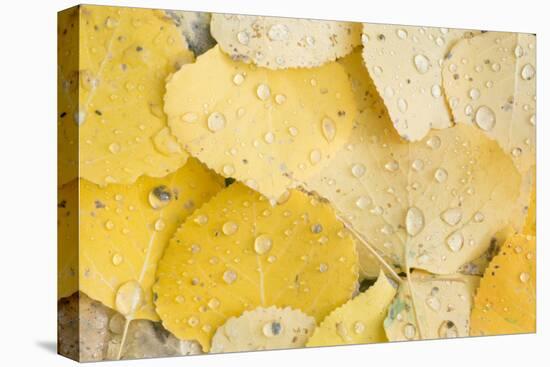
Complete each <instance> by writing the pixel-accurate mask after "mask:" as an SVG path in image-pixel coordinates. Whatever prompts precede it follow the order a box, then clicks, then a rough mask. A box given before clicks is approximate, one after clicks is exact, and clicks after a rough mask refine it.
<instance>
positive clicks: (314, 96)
mask: <svg viewBox="0 0 550 367" xmlns="http://www.w3.org/2000/svg"><path fill="white" fill-rule="evenodd" d="M164 101H165V106H164V109H165V111H166V114H167V115H168V124H169V126H170V128H171V130H172V131H173V133H174V135H175V136H176V137H177V138H178V141H179V142H180V143H181V144H182V145H183V146H184V147H185V149H186V150H187V151H188V152H189V153H190V154H191V155H193V156H195V157H196V158H198V159H199V160H201V161H202V162H203V163H205V164H207V165H208V166H209V167H211V168H212V169H214V170H215V171H216V172H218V173H220V174H222V175H224V176H226V177H234V178H236V179H237V180H239V181H242V182H244V183H245V184H246V185H248V186H249V187H251V188H253V189H255V190H257V191H259V192H261V193H262V194H264V195H265V196H267V197H268V198H269V199H274V200H276V199H277V198H278V197H279V196H280V195H281V194H283V193H284V191H285V190H286V189H287V187H289V186H292V185H293V184H295V183H296V182H301V181H303V180H304V179H305V178H307V177H308V176H310V175H311V174H312V173H313V172H314V171H315V170H318V169H320V167H322V166H323V165H325V164H326V162H328V161H329V160H330V159H331V158H332V157H333V156H334V153H335V152H336V151H337V150H338V149H340V148H341V147H342V145H343V144H344V143H345V141H346V140H347V138H348V136H349V134H350V132H351V128H352V119H353V117H354V116H353V115H354V112H355V105H354V103H353V96H352V93H351V88H350V85H349V81H348V79H347V78H346V74H345V73H344V71H343V69H342V67H341V66H340V65H338V64H337V63H329V64H326V65H324V66H322V67H319V68H314V69H293V70H284V71H272V70H267V69H261V68H257V67H255V66H251V65H246V64H244V63H242V62H237V61H233V60H231V59H230V58H229V57H228V56H226V55H224V54H223V53H222V52H221V51H220V50H219V48H218V47H216V48H214V49H212V50H210V51H208V52H207V53H205V54H203V55H201V56H200V57H199V58H198V59H197V62H196V63H194V64H190V65H185V66H183V67H182V68H181V70H180V71H178V72H177V73H175V74H174V75H173V76H172V77H171V78H170V80H169V81H168V82H167V85H166V96H165V99H164Z"/></svg>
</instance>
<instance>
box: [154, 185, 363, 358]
mask: <svg viewBox="0 0 550 367" xmlns="http://www.w3.org/2000/svg"><path fill="white" fill-rule="evenodd" d="M157 277H158V282H157V283H156V284H155V286H154V291H155V293H156V294H157V299H156V301H155V304H156V306H157V312H158V314H159V316H160V317H161V319H162V321H163V324H164V326H165V327H166V328H167V329H168V330H170V331H171V332H172V333H173V334H174V335H176V336H177V337H179V338H181V339H191V340H197V341H198V342H199V343H200V344H201V345H202V347H203V350H205V351H209V350H210V343H211V338H212V336H213V335H214V332H215V331H216V328H218V327H219V326H220V325H222V324H223V323H225V322H226V321H227V319H228V318H230V317H232V316H239V315H241V314H242V313H243V312H244V311H245V310H253V309H255V308H256V307H257V306H262V307H269V306H278V307H286V306H290V307H292V308H295V309H300V310H301V311H303V312H305V313H306V314H308V315H311V316H313V317H315V319H316V320H322V318H323V317H325V316H326V315H327V314H328V313H329V312H330V311H331V310H332V309H333V308H334V307H337V306H340V305H341V304H342V303H344V302H346V301H347V300H348V299H349V297H350V296H351V295H352V293H353V291H354V290H355V288H356V284H357V254H356V252H355V247H354V243H353V241H352V240H351V238H350V237H349V235H347V231H345V230H344V228H343V225H342V224H341V223H340V222H338V221H337V220H336V217H335V216H334V212H333V211H332V208H331V207H330V206H329V205H327V204H325V203H320V202H318V201H317V200H316V199H314V198H311V197H308V196H307V195H306V194H304V193H302V192H300V191H294V190H293V191H291V193H290V196H289V197H288V198H287V199H286V201H285V202H284V203H281V204H279V205H276V206H274V207H272V206H271V205H270V203H269V201H268V200H267V199H266V198H265V197H263V196H261V195H260V194H258V193H257V192H255V191H253V190H251V189H249V188H247V187H246V186H245V185H243V184H240V183H234V184H232V185H231V186H229V187H228V188H226V189H225V190H222V191H221V192H220V193H219V194H218V195H216V196H215V197H214V198H213V199H212V200H210V201H209V202H208V203H206V204H205V205H204V206H203V207H202V208H200V209H199V210H197V211H196V212H195V213H194V214H193V215H192V216H191V217H190V218H189V219H188V220H187V221H186V222H185V223H184V224H183V225H182V226H181V227H180V228H179V229H178V231H177V232H176V234H175V235H174V237H173V238H172V239H171V240H170V244H169V245H168V247H167V248H166V250H165V252H164V256H163V257H162V260H161V261H160V263H159V268H158V271H157Z"/></svg>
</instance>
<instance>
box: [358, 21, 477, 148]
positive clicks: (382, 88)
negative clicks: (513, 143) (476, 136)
mask: <svg viewBox="0 0 550 367" xmlns="http://www.w3.org/2000/svg"><path fill="white" fill-rule="evenodd" d="M473 34H474V33H473V32H472V31H466V30H463V29H446V28H429V27H412V26H402V25H386V24H368V23H364V24H363V59H364V61H365V64H366V65H367V68H368V70H369V74H370V76H371V77H372V79H373V80H374V84H375V85H376V88H377V89H378V92H379V94H380V96H381V97H382V98H383V99H384V102H385V104H386V106H387V108H388V112H389V115H390V118H391V120H392V122H393V126H394V128H395V129H396V130H397V132H398V133H399V135H400V136H401V137H402V138H404V139H405V140H409V141H418V140H421V139H423V138H424V137H425V136H426V135H427V134H428V132H429V131H430V129H444V128H447V127H450V126H452V125H453V124H452V119H451V116H450V113H449V110H448V108H447V105H446V103H445V97H444V96H443V86H442V85H443V80H442V77H441V65H442V63H443V61H442V60H443V58H444V57H446V56H447V53H448V52H449V50H450V49H451V47H452V46H453V45H454V44H455V43H456V42H457V41H458V40H460V39H462V38H465V37H472V36H473Z"/></svg>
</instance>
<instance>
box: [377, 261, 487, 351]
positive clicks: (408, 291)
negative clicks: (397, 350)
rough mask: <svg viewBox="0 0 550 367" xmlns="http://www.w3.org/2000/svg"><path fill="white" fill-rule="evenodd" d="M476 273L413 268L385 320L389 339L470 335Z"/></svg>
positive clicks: (400, 339) (477, 278) (476, 281)
mask: <svg viewBox="0 0 550 367" xmlns="http://www.w3.org/2000/svg"><path fill="white" fill-rule="evenodd" d="M478 284H479V277H476V276H467V275H446V276H434V275H431V274H428V273H424V272H420V271H419V272H413V273H412V274H411V277H410V278H409V282H407V283H402V284H401V286H400V288H399V292H398V294H397V297H396V298H395V300H394V301H393V303H392V305H391V307H390V309H389V312H388V316H387V317H386V320H385V321H384V328H385V330H386V335H387V336H388V339H389V340H390V341H402V340H418V339H438V338H457V337H465V336H469V335H470V312H471V309H472V305H473V297H474V292H475V289H476V288H477V286H478Z"/></svg>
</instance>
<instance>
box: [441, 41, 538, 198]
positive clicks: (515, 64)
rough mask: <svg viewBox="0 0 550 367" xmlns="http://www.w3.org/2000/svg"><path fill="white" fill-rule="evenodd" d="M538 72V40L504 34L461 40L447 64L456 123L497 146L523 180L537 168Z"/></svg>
mask: <svg viewBox="0 0 550 367" xmlns="http://www.w3.org/2000/svg"><path fill="white" fill-rule="evenodd" d="M535 66H536V37H535V35H531V34H523V33H503V32H487V33H484V34H481V35H478V36H475V37H473V38H471V39H465V40H461V41H460V42H458V43H457V44H456V46H454V47H453V48H452V50H451V52H450V54H449V57H447V58H446V59H445V62H444V64H443V83H444V89H445V94H446V96H447V100H448V102H449V105H450V107H451V109H452V112H453V116H454V120H455V121H456V122H458V123H461V124H468V125H473V126H475V127H476V128H477V129H479V131H481V132H483V133H484V134H486V135H487V136H488V137H490V138H491V139H494V140H496V141H497V142H498V144H499V145H500V146H501V147H502V149H503V150H504V151H505V152H506V153H507V154H508V155H509V156H510V157H512V160H513V161H514V164H515V165H516V166H517V167H518V170H519V171H520V173H522V174H524V173H525V172H527V171H529V170H530V169H531V168H532V167H533V166H534V164H535V143H536V142H535V120H536V116H535V107H536V106H535V105H536V80H535V79H536V78H535V74H536V70H535ZM529 187H530V186H529Z"/></svg>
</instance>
